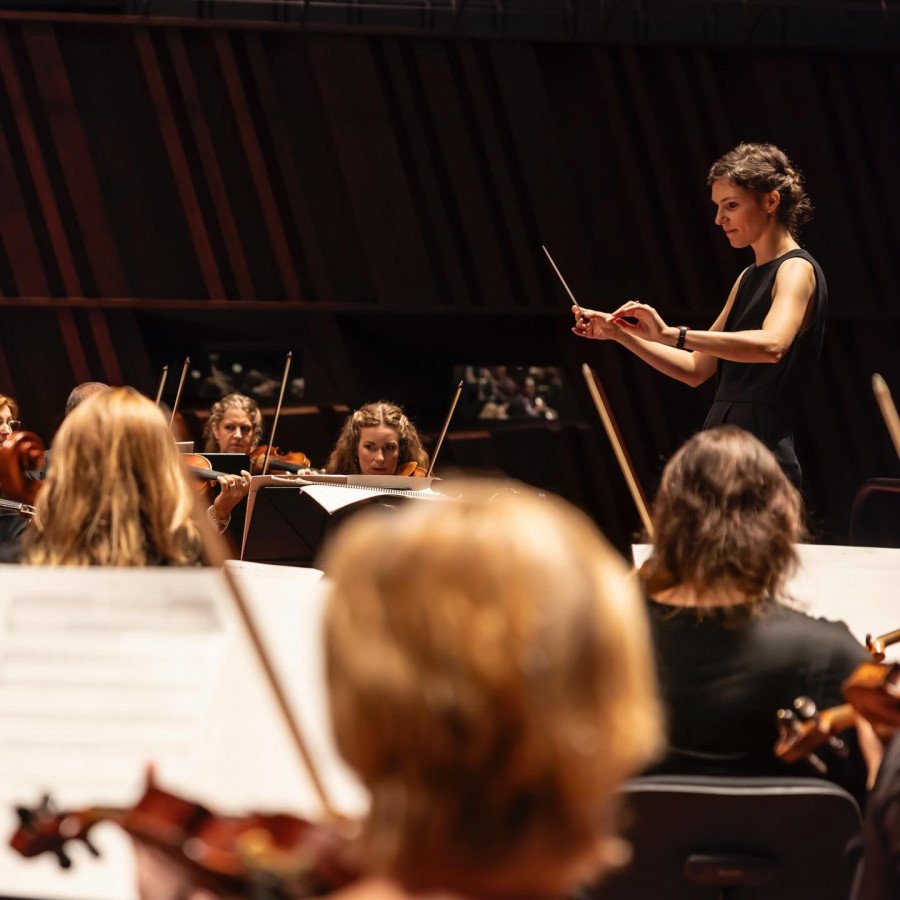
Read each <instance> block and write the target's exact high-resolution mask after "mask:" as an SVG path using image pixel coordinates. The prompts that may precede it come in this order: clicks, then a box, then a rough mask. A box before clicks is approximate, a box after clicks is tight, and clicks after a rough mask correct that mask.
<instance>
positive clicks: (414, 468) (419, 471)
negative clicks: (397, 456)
mask: <svg viewBox="0 0 900 900" xmlns="http://www.w3.org/2000/svg"><path fill="white" fill-rule="evenodd" d="M394 474H395V475H404V476H406V475H408V476H409V477H411V478H424V477H425V476H426V475H427V474H428V473H427V470H426V469H423V468H422V466H420V465H419V464H418V463H417V462H416V461H415V460H414V459H411V460H410V461H409V462H408V463H404V464H403V465H402V466H397V471H396V472H395V473H394Z"/></svg>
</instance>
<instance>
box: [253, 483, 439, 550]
mask: <svg viewBox="0 0 900 900" xmlns="http://www.w3.org/2000/svg"><path fill="white" fill-rule="evenodd" d="M270 477H271V476H256V477H254V482H257V481H258V483H259V486H258V487H257V486H256V484H252V485H251V489H250V490H251V493H250V496H249V497H248V498H247V515H248V517H249V520H248V522H247V525H246V527H245V530H244V543H243V551H242V553H241V559H243V560H246V561H248V562H265V563H272V564H274V565H289V566H312V565H313V564H314V562H315V559H316V555H317V553H318V551H319V548H320V547H321V545H322V543H323V542H324V540H325V538H326V536H327V535H328V534H329V533H330V532H331V530H332V529H334V528H336V527H337V526H338V525H339V524H340V523H342V522H344V521H345V520H346V519H347V518H349V517H350V516H352V515H354V514H355V513H356V512H357V511H359V510H360V509H365V508H369V507H371V506H372V505H381V506H394V505H396V504H397V503H398V502H399V503H405V502H407V501H409V500H415V499H421V497H417V492H416V491H409V492H408V493H407V492H402V493H401V492H400V491H391V490H387V491H378V490H364V491H362V490H358V489H356V490H354V489H353V488H345V489H343V490H346V491H347V492H348V498H350V497H352V499H351V500H350V501H349V502H347V503H341V504H340V506H339V508H332V509H331V511H329V509H328V508H326V505H325V504H323V503H322V501H320V500H318V499H316V498H315V497H314V496H313V493H314V492H315V491H314V490H313V491H312V492H310V493H308V492H307V491H306V490H303V487H304V486H302V485H289V486H281V485H276V484H272V483H264V482H265V481H268V479H269V478H270ZM305 487H307V489H309V488H315V486H314V485H306V486H305ZM338 490H342V489H341V488H338Z"/></svg>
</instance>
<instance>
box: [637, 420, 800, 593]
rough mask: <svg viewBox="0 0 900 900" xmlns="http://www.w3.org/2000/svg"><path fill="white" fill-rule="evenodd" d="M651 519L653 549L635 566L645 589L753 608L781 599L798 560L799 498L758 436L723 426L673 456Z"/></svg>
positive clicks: (692, 442)
mask: <svg viewBox="0 0 900 900" xmlns="http://www.w3.org/2000/svg"><path fill="white" fill-rule="evenodd" d="M652 521H653V529H654V538H653V553H652V555H651V557H650V559H649V560H648V561H647V562H646V563H645V564H644V566H643V567H642V569H641V578H642V580H643V582H644V585H645V587H646V589H647V591H648V592H649V593H650V594H651V595H657V594H660V593H662V592H664V591H666V590H669V589H672V588H677V587H684V588H688V589H690V590H692V591H693V592H694V593H695V594H696V595H697V596H698V597H704V598H706V599H707V601H710V600H711V601H715V599H716V598H719V599H720V600H722V601H724V602H725V603H727V604H728V605H731V604H732V603H736V605H738V606H744V607H745V608H746V609H748V610H753V609H757V608H759V607H760V606H761V605H762V604H765V603H767V602H769V601H772V600H777V599H778V598H779V596H780V595H781V593H782V590H783V588H784V584H785V582H786V580H787V578H788V576H789V574H790V572H791V570H792V568H793V566H794V565H795V563H796V551H795V549H794V544H795V543H796V541H797V540H799V538H800V536H801V534H802V532H803V502H802V500H801V499H800V494H799V493H798V492H797V490H796V488H794V486H793V485H792V484H791V483H790V481H789V480H788V478H787V476H786V475H785V474H784V472H782V470H781V467H780V466H779V465H778V461H777V460H776V459H775V457H774V456H773V455H772V453H771V451H770V450H769V449H768V448H767V447H765V445H763V444H762V442H761V441H759V440H758V439H757V438H755V437H754V436H753V435H751V434H749V433H748V432H746V431H742V430H741V429H739V428H735V427H734V426H730V425H724V426H722V427H720V428H713V429H710V430H709V431H701V432H699V433H698V434H695V435H694V436H693V437H692V438H691V439H690V440H689V441H687V443H685V444H684V445H683V446H682V447H681V449H680V450H679V451H678V452H677V453H676V454H675V455H674V456H673V457H672V459H671V460H670V461H669V463H668V465H667V466H666V468H665V470H664V471H663V475H662V481H661V482H660V486H659V490H658V491H657V494H656V500H655V502H654V504H653V515H652ZM711 605H715V603H714V602H713V603H712V604H711Z"/></svg>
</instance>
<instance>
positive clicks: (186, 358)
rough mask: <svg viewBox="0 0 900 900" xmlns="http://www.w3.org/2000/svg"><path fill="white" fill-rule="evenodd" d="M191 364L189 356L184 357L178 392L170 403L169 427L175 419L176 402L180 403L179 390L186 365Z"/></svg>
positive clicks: (185, 372) (185, 376) (180, 389)
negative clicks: (173, 401)
mask: <svg viewBox="0 0 900 900" xmlns="http://www.w3.org/2000/svg"><path fill="white" fill-rule="evenodd" d="M190 364H191V358H190V357H189V356H186V357H185V358H184V367H183V368H182V370H181V378H180V379H179V381H178V393H177V394H176V395H175V403H173V404H172V415H171V416H169V428H171V427H172V423H173V422H174V421H175V414H176V413H177V412H178V404H179V403H181V392H182V391H183V390H184V379H185V378H187V373H188V366H189V365H190Z"/></svg>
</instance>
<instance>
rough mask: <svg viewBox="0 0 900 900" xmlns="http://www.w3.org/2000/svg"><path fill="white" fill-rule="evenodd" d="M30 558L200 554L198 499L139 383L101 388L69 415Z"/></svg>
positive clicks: (28, 546) (125, 561) (66, 560)
mask: <svg viewBox="0 0 900 900" xmlns="http://www.w3.org/2000/svg"><path fill="white" fill-rule="evenodd" d="M52 446H53V460H52V462H51V464H50V467H49V471H48V473H47V479H46V482H45V484H44V487H43V489H42V491H41V493H40V494H39V495H38V500H37V504H36V511H35V515H34V528H33V529H32V530H31V531H30V533H29V534H28V537H27V538H26V541H25V544H24V547H25V552H24V560H25V561H26V562H31V563H39V564H49V565H67V564H68V565H108V566H139V565H145V564H147V563H152V562H162V561H166V562H169V563H172V564H184V563H190V562H193V561H194V560H195V559H196V558H197V555H198V538H197V530H196V526H195V525H194V523H193V521H192V520H191V510H192V508H193V498H192V495H191V493H190V491H189V489H188V487H187V483H186V481H185V476H184V467H183V466H182V463H181V458H180V456H179V454H178V451H177V448H176V447H175V442H174V440H173V438H172V435H171V433H170V431H169V427H168V423H167V422H166V419H165V417H164V416H163V414H162V412H161V411H160V410H159V409H158V408H157V407H156V405H155V404H154V403H153V402H152V401H150V400H148V399H147V398H146V397H143V396H142V395H141V394H139V393H138V392H137V391H135V390H133V389H132V388H127V387H126V388H110V389H109V390H106V391H101V392H98V393H94V394H93V395H92V396H91V397H89V398H88V399H87V400H85V401H84V402H82V403H80V404H79V405H78V406H77V407H76V408H75V409H74V410H73V411H72V412H71V414H70V415H68V416H66V418H65V419H64V420H63V423H62V425H61V426H60V428H59V431H57V433H56V437H55V438H54V439H53V445H52Z"/></svg>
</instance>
